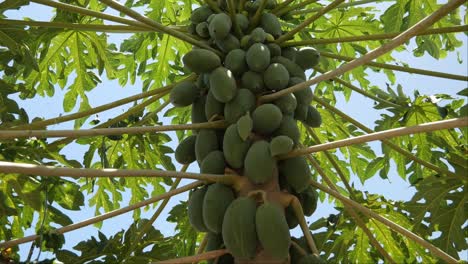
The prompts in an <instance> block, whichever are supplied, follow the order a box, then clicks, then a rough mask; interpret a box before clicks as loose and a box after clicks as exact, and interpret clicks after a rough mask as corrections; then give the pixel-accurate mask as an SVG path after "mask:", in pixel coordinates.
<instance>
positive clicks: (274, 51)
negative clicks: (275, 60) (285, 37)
mask: <svg viewBox="0 0 468 264" xmlns="http://www.w3.org/2000/svg"><path fill="white" fill-rule="evenodd" d="M267 47H268V49H269V50H270V55H271V57H276V56H281V47H280V46H279V45H278V44H276V43H268V44H267Z"/></svg>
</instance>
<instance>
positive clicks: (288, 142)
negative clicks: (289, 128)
mask: <svg viewBox="0 0 468 264" xmlns="http://www.w3.org/2000/svg"><path fill="white" fill-rule="evenodd" d="M293 147H294V141H293V140H292V139H290V138H289V137H288V136H277V137H274V138H273V139H272V140H271V142H270V152H271V156H277V155H282V154H286V153H288V152H289V151H291V150H292V149H293Z"/></svg>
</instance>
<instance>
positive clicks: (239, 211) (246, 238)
mask: <svg viewBox="0 0 468 264" xmlns="http://www.w3.org/2000/svg"><path fill="white" fill-rule="evenodd" d="M256 211H257V204H256V202H255V200H253V199H252V198H250V197H240V198H237V199H236V200H234V201H233V202H232V203H231V204H230V205H229V207H228V208H227V210H226V213H225V215H224V221H223V226H222V234H223V240H224V245H225V246H226V248H227V249H228V250H229V252H230V253H231V254H232V255H233V256H234V257H235V258H236V259H239V260H249V259H252V258H253V257H254V256H255V253H256V249H257V232H256V228H255V214H256Z"/></svg>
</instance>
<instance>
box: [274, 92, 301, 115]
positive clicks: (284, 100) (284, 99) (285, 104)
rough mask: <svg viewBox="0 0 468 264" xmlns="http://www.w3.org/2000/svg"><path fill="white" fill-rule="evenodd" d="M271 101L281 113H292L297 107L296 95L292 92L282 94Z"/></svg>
mask: <svg viewBox="0 0 468 264" xmlns="http://www.w3.org/2000/svg"><path fill="white" fill-rule="evenodd" d="M273 103H274V104H275V105H276V106H277V107H278V108H279V109H280V110H281V113H283V115H293V114H294V111H295V110H296V107H297V100H296V96H294V94H293V93H290V94H286V95H283V96H281V97H280V98H278V99H276V100H275V101H273Z"/></svg>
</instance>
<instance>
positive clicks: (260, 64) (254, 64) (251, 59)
mask: <svg viewBox="0 0 468 264" xmlns="http://www.w3.org/2000/svg"><path fill="white" fill-rule="evenodd" d="M245 60H246V62H247V65H248V66H249V69H250V70H252V71H255V72H263V71H264V70H265V69H266V68H267V67H268V65H270V50H269V49H268V47H267V46H266V45H264V44H262V43H255V44H253V45H252V46H250V48H249V49H248V50H247V53H246V54H245Z"/></svg>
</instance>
